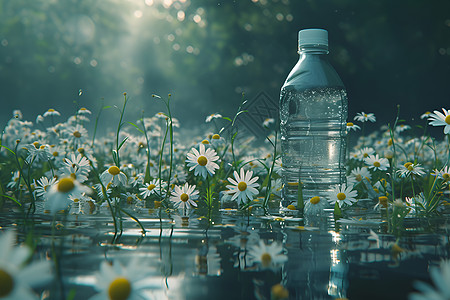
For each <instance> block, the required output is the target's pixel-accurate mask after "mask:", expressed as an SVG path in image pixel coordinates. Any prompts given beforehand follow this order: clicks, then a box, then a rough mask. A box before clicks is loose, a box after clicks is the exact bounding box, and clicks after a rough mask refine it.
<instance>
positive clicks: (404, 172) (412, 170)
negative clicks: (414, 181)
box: [397, 162, 425, 178]
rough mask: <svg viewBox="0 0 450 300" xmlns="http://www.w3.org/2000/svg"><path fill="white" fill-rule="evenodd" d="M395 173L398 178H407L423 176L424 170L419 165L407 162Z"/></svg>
mask: <svg viewBox="0 0 450 300" xmlns="http://www.w3.org/2000/svg"><path fill="white" fill-rule="evenodd" d="M397 173H398V174H399V176H400V177H403V178H404V177H408V176H411V175H416V176H423V175H425V171H424V168H423V167H421V166H420V164H414V163H412V162H407V163H405V164H404V165H402V166H400V168H399V169H398V170H397Z"/></svg>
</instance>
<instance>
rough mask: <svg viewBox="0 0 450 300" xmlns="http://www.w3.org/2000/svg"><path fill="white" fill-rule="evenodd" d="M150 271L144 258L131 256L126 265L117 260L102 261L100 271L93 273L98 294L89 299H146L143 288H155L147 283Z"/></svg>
mask: <svg viewBox="0 0 450 300" xmlns="http://www.w3.org/2000/svg"><path fill="white" fill-rule="evenodd" d="M152 273H153V271H151V270H150V269H149V267H148V265H147V264H146V262H145V259H141V258H139V257H136V256H133V257H132V258H131V260H130V261H129V262H128V264H127V265H126V266H124V265H122V264H121V263H120V262H118V261H117V260H115V261H113V263H112V264H111V263H109V262H107V261H103V262H102V263H101V265H100V271H99V272H97V274H96V275H95V279H96V281H97V283H96V284H95V285H94V288H95V289H96V290H97V291H98V292H99V293H98V294H96V295H94V296H92V297H91V298H89V299H90V300H108V299H117V300H125V299H126V300H141V299H147V296H146V295H145V294H144V291H145V290H149V289H152V288H156V287H154V286H151V285H150V284H149V281H148V278H149V276H151V275H152Z"/></svg>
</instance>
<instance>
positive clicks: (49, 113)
mask: <svg viewBox="0 0 450 300" xmlns="http://www.w3.org/2000/svg"><path fill="white" fill-rule="evenodd" d="M60 115H61V114H60V113H59V112H58V111H56V110H55V109H53V108H49V109H48V110H47V111H46V112H45V113H44V118H45V117H48V116H60Z"/></svg>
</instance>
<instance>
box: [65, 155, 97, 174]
mask: <svg viewBox="0 0 450 300" xmlns="http://www.w3.org/2000/svg"><path fill="white" fill-rule="evenodd" d="M63 162H64V167H67V168H70V167H73V168H77V169H78V172H80V173H83V174H84V175H87V174H89V172H90V171H91V166H90V164H89V160H88V159H87V158H86V157H85V156H83V155H81V154H77V155H75V154H74V153H71V154H70V158H64V159H63Z"/></svg>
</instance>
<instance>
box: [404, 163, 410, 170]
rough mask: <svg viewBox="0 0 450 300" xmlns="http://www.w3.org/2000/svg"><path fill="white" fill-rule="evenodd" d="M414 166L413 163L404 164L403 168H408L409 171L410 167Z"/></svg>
mask: <svg viewBox="0 0 450 300" xmlns="http://www.w3.org/2000/svg"><path fill="white" fill-rule="evenodd" d="M411 165H412V163H411V162H407V163H406V164H404V165H403V166H404V167H405V168H407V169H409V167H410V166H411Z"/></svg>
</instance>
